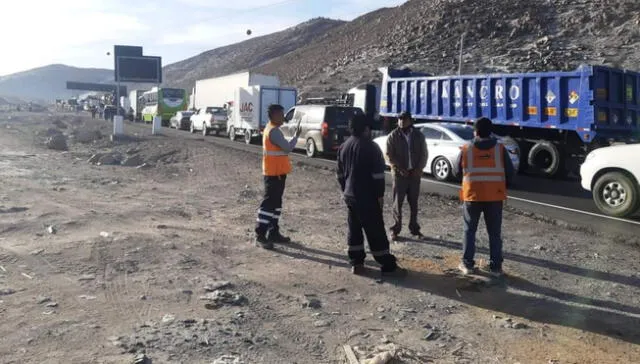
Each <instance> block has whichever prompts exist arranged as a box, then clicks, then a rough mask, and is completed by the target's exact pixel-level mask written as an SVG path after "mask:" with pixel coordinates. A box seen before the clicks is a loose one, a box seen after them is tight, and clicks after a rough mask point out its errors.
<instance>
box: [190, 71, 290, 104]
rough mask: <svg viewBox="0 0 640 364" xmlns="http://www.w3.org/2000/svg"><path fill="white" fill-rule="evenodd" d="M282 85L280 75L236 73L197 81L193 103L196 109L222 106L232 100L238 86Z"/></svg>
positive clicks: (193, 93)
mask: <svg viewBox="0 0 640 364" xmlns="http://www.w3.org/2000/svg"><path fill="white" fill-rule="evenodd" d="M248 86H275V87H279V86H280V79H279V78H278V76H269V75H262V74H259V73H253V72H241V73H234V74H232V75H228V76H222V77H215V78H209V79H206V80H198V81H196V85H195V88H194V90H193V92H192V96H191V97H192V99H191V103H192V106H193V108H194V109H196V110H197V109H201V108H205V107H215V106H218V107H222V106H223V105H224V104H225V103H228V102H229V101H232V100H233V98H234V97H235V91H236V90H237V89H238V87H248Z"/></svg>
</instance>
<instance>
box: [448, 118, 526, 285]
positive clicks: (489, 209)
mask: <svg viewBox="0 0 640 364" xmlns="http://www.w3.org/2000/svg"><path fill="white" fill-rule="evenodd" d="M492 127H493V125H492V123H491V120H489V119H487V118H480V119H478V120H476V122H475V124H474V134H475V138H474V139H473V140H472V141H471V142H470V143H469V144H467V145H465V146H464V147H463V148H462V151H461V153H460V156H459V157H458V162H457V163H456V167H457V168H456V169H457V170H456V171H455V172H456V175H458V176H461V175H462V189H461V190H460V198H461V200H462V201H463V204H464V205H463V209H464V242H463V256H462V262H461V263H460V266H459V267H458V268H459V269H460V271H461V272H462V273H463V274H470V273H473V272H474V271H475V261H474V259H473V258H474V255H475V252H476V231H477V230H478V222H479V221H480V215H484V221H485V224H486V225H487V232H488V233H489V255H490V259H489V271H490V273H491V274H492V275H493V276H494V277H498V278H499V277H501V276H502V260H503V258H502V207H503V202H504V201H505V200H506V199H507V187H509V186H511V185H512V184H513V180H514V176H515V171H514V168H513V164H512V163H511V158H510V157H509V152H508V151H507V149H506V148H505V147H504V146H503V145H501V143H499V142H498V141H497V140H496V139H494V138H492V137H491V132H492V130H491V129H492Z"/></svg>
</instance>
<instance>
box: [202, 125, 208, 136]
mask: <svg viewBox="0 0 640 364" xmlns="http://www.w3.org/2000/svg"><path fill="white" fill-rule="evenodd" d="M207 134H209V130H208V129H207V124H204V123H203V124H202V136H207Z"/></svg>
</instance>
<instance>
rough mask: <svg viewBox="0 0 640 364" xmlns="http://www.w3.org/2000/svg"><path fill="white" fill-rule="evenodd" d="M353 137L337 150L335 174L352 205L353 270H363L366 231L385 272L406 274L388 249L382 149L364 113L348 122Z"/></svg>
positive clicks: (350, 230)
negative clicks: (372, 136) (384, 218)
mask: <svg viewBox="0 0 640 364" xmlns="http://www.w3.org/2000/svg"><path fill="white" fill-rule="evenodd" d="M349 129H350V132H351V137H349V139H347V141H346V142H345V143H344V144H342V145H341V146H340V149H339V150H338V168H337V171H336V177H337V179H338V182H339V183H340V188H341V189H342V193H343V195H344V200H345V202H346V204H347V207H348V209H349V217H348V219H349V234H348V238H347V239H348V244H349V251H348V255H349V261H350V263H351V267H352V268H351V271H352V272H353V274H357V275H361V274H364V272H365V269H364V259H365V256H366V254H365V250H364V235H363V233H362V231H363V230H364V234H366V236H367V241H368V242H369V249H370V250H371V254H372V255H373V257H374V259H375V260H376V261H377V262H378V263H380V265H381V266H382V267H381V269H380V270H381V272H382V274H383V275H392V276H403V275H405V274H406V271H405V270H404V269H402V268H400V267H398V265H397V263H396V257H395V256H393V255H392V254H391V252H390V251H389V239H388V238H387V233H386V231H385V228H384V221H383V217H382V206H383V203H384V188H385V181H384V170H385V164H384V159H383V158H382V151H381V150H380V148H379V147H378V146H377V145H376V144H375V143H374V142H373V141H372V140H371V137H370V124H369V120H368V119H367V117H366V116H365V115H356V116H354V117H353V119H352V120H351V121H350V122H349Z"/></svg>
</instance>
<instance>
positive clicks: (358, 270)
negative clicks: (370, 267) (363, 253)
mask: <svg viewBox="0 0 640 364" xmlns="http://www.w3.org/2000/svg"><path fill="white" fill-rule="evenodd" d="M365 271H366V269H365V267H364V264H356V265H353V266H351V273H353V274H354V275H357V276H362V275H364V274H365Z"/></svg>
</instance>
